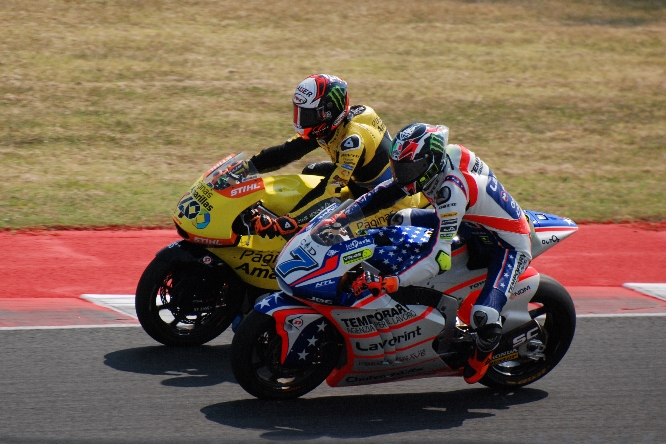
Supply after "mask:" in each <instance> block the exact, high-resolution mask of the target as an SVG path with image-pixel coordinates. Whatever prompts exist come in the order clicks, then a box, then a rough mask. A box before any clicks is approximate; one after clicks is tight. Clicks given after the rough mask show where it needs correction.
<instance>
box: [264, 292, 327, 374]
mask: <svg viewBox="0 0 666 444" xmlns="http://www.w3.org/2000/svg"><path fill="white" fill-rule="evenodd" d="M254 309H255V310H256V311H258V312H260V313H264V314H266V315H269V316H273V318H275V330H276V332H277V334H278V335H280V337H281V338H282V348H281V353H280V363H281V364H283V365H285V364H286V365H288V364H291V365H298V364H308V365H309V364H312V361H310V360H308V359H306V358H307V356H308V355H310V357H311V358H314V357H315V356H316V354H315V353H309V352H308V351H307V349H308V347H310V346H313V347H314V346H316V345H317V343H321V342H320V341H321V340H323V338H324V335H325V334H326V333H327V330H326V327H327V326H328V328H329V329H330V328H331V326H330V325H328V321H327V320H326V319H325V318H324V316H322V315H321V314H320V313H319V312H317V311H316V310H314V309H312V308H311V307H310V306H308V305H307V304H305V303H303V302H302V301H299V300H298V299H295V298H293V297H291V296H289V295H288V294H285V293H283V292H276V293H272V294H270V295H268V296H266V297H264V298H263V299H261V300H260V301H258V302H257V303H256V304H255V305H254ZM300 361H303V362H300Z"/></svg>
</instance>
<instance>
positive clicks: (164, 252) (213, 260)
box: [155, 240, 225, 267]
mask: <svg viewBox="0 0 666 444" xmlns="http://www.w3.org/2000/svg"><path fill="white" fill-rule="evenodd" d="M155 257H157V258H158V259H162V260H165V261H182V262H201V263H202V264H204V265H208V266H211V267H214V266H223V265H225V263H224V262H223V261H221V260H220V259H219V258H218V257H217V256H215V255H214V254H211V252H210V251H208V250H207V249H206V248H204V247H203V246H201V245H196V244H193V243H191V242H188V241H185V240H181V241H176V242H173V243H171V244H169V245H167V246H166V247H164V248H162V249H161V250H160V251H158V252H157V254H155Z"/></svg>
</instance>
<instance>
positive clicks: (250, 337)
mask: <svg viewBox="0 0 666 444" xmlns="http://www.w3.org/2000/svg"><path fill="white" fill-rule="evenodd" d="M331 336H332V335H331ZM315 353H317V354H316V359H315V362H314V363H312V364H308V365H302V366H285V365H282V364H281V363H280V357H281V354H282V338H281V337H280V335H279V334H278V333H277V331H276V329H275V318H273V317H272V316H268V315H266V314H263V313H260V312H258V311H255V310H252V311H251V312H250V313H249V314H248V315H247V316H246V317H245V319H243V322H241V324H240V325H239V327H238V330H236V334H235V335H234V339H233V341H232V343H231V369H232V371H233V373H234V376H235V377H236V381H238V383H239V384H240V386H241V387H243V389H245V391H246V392H248V393H249V394H251V395H252V396H255V397H257V398H259V399H274V400H285V399H294V398H298V397H299V396H303V395H304V394H306V393H308V392H310V391H311V390H313V389H315V388H316V387H317V386H319V384H321V383H322V382H323V381H324V380H325V379H326V377H327V376H328V375H329V374H330V373H331V371H333V368H334V367H335V364H336V362H337V359H338V356H339V353H340V348H339V345H338V344H337V341H335V338H334V337H329V338H327V341H325V342H324V344H323V345H322V346H320V347H319V348H318V350H317V351H316V352H315Z"/></svg>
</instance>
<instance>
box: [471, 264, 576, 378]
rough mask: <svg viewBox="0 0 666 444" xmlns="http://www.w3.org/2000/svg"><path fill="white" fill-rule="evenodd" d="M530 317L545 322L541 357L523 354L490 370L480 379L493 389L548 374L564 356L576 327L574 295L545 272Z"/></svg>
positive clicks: (540, 344)
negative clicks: (572, 296) (570, 294)
mask: <svg viewBox="0 0 666 444" xmlns="http://www.w3.org/2000/svg"><path fill="white" fill-rule="evenodd" d="M530 316H531V317H532V319H534V320H535V321H536V322H538V323H539V324H540V325H541V330H542V331H541V334H540V335H539V336H538V337H537V338H535V339H536V341H538V342H536V344H538V346H539V347H540V348H543V351H542V352H541V354H542V355H543V356H541V357H539V358H538V359H535V358H532V357H522V358H518V359H516V360H512V361H508V362H502V363H500V364H497V365H494V366H492V367H490V368H489V369H488V372H487V373H486V374H485V376H484V377H483V378H482V379H481V381H479V382H480V383H481V384H483V385H485V386H487V387H492V388H518V387H522V386H525V385H527V384H531V383H533V382H534V381H537V380H539V379H541V378H542V377H544V376H545V375H546V374H547V373H548V372H550V371H551V370H552V369H553V368H554V367H555V366H556V365H557V364H558V363H559V362H560V360H561V359H562V358H563V357H564V355H565V354H566V352H567V350H568V349H569V345H571V341H572V340H573V337H574V331H575V330H576V310H575V308H574V304H573V301H572V300H571V296H569V293H568V292H567V291H566V290H565V289H564V287H563V286H562V285H561V284H560V283H559V282H557V281H556V280H555V279H553V278H551V277H549V276H545V275H541V280H540V283H539V288H538V289H537V291H536V294H535V295H534V296H533V297H532V300H531V301H530Z"/></svg>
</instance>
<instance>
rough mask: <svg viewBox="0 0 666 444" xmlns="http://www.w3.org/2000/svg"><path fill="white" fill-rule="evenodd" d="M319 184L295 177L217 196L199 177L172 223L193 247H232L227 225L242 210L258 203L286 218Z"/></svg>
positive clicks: (245, 184)
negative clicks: (302, 198) (187, 237)
mask: <svg viewBox="0 0 666 444" xmlns="http://www.w3.org/2000/svg"><path fill="white" fill-rule="evenodd" d="M320 180H321V178H320V177H318V176H307V175H299V174H293V175H284V176H275V177H266V178H263V179H256V180H252V181H249V182H242V183H240V184H238V185H235V186H233V187H231V188H227V189H225V190H223V191H222V192H217V191H215V190H212V189H211V188H210V187H209V186H207V185H206V184H205V183H204V177H203V176H202V177H200V178H199V180H197V181H196V182H195V183H194V185H192V187H191V188H190V191H189V192H188V193H187V194H185V195H184V196H183V197H182V198H181V200H180V202H179V203H178V206H177V207H176V210H175V212H174V214H173V220H174V222H175V223H176V224H178V226H179V227H180V228H181V229H183V231H185V232H186V233H187V234H188V235H189V238H190V240H191V241H193V242H195V243H199V244H203V245H209V246H223V245H233V244H235V243H236V240H237V235H236V234H234V233H233V231H232V229H231V225H232V223H233V221H234V219H236V217H237V216H238V215H239V214H240V213H241V212H242V211H243V210H245V209H246V208H248V207H249V206H251V205H253V204H255V203H256V202H258V201H260V200H261V201H263V205H264V206H265V207H266V208H267V209H268V210H270V211H272V212H273V213H275V214H277V215H283V214H286V213H287V212H288V211H289V210H291V209H292V208H293V207H294V206H295V205H296V203H297V202H298V201H299V200H300V198H301V197H302V196H303V195H305V194H306V193H307V192H308V191H310V190H311V189H312V188H314V187H315V186H316V185H317V184H318V183H319V181H320Z"/></svg>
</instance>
